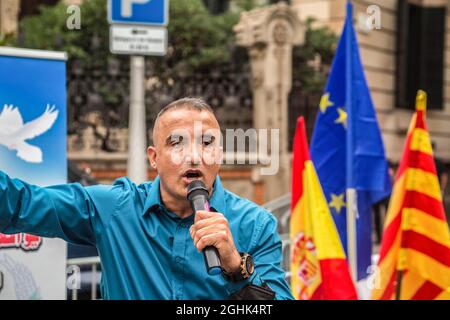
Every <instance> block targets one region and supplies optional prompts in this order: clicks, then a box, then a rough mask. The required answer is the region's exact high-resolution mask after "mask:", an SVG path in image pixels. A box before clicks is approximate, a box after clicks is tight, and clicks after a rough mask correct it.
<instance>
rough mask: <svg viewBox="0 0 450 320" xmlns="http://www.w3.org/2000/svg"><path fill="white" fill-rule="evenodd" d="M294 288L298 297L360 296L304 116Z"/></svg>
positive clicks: (296, 188) (297, 161)
mask: <svg viewBox="0 0 450 320" xmlns="http://www.w3.org/2000/svg"><path fill="white" fill-rule="evenodd" d="M293 154H294V159H293V167H292V202H291V210H292V211H291V224H290V228H291V230H290V238H291V271H292V276H291V290H292V294H293V296H294V297H295V298H296V299H301V300H326V299H327V300H328V299H332V300H337V299H357V294H356V289H355V286H354V284H353V281H352V279H351V277H350V272H349V269H348V265H347V261H346V259H345V253H344V249H343V248H342V245H341V242H340V240H339V235H338V233H337V230H336V226H335V225H334V221H333V218H332V216H331V213H330V210H329V208H328V204H327V201H326V200H325V196H324V194H323V191H322V187H321V185H320V182H319V179H318V178H317V174H316V170H315V169H314V165H313V163H312V161H311V159H310V157H309V151H308V143H307V140H306V131H305V123H304V120H303V117H300V118H298V120H297V129H296V132H295V137H294V153H293Z"/></svg>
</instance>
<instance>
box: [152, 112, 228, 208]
mask: <svg viewBox="0 0 450 320" xmlns="http://www.w3.org/2000/svg"><path fill="white" fill-rule="evenodd" d="M153 139H154V141H153V143H154V146H152V147H149V148H148V157H149V161H150V164H151V166H152V167H153V168H155V169H156V170H157V171H158V174H159V176H160V179H161V180H160V181H161V188H162V189H163V190H161V191H162V192H165V193H166V194H168V195H169V196H170V197H172V198H175V199H179V200H185V199H186V195H187V186H188V185H189V183H190V182H191V181H193V180H202V181H203V182H204V183H205V185H206V187H207V188H208V190H209V191H210V192H211V190H212V186H213V184H214V180H215V178H216V176H217V173H218V172H219V168H220V160H221V157H222V148H221V146H220V128H219V124H218V123H217V120H216V118H215V117H214V115H213V114H212V113H210V112H208V111H198V110H192V109H188V108H178V109H171V110H168V111H166V112H165V113H164V114H163V115H162V116H161V117H160V118H159V120H158V122H157V124H155V128H154V134H153Z"/></svg>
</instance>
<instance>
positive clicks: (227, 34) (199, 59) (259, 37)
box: [0, 0, 450, 298]
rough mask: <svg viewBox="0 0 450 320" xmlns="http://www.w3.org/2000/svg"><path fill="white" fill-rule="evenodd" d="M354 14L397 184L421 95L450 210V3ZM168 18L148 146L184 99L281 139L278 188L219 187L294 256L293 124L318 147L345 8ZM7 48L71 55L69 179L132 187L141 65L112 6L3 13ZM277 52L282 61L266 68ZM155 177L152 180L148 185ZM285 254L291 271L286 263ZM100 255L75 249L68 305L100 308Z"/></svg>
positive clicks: (153, 60) (0, 23) (265, 180)
mask: <svg viewBox="0 0 450 320" xmlns="http://www.w3.org/2000/svg"><path fill="white" fill-rule="evenodd" d="M352 2H353V5H354V19H355V27H356V30H357V36H358V41H359V45H360V52H361V58H362V63H363V66H364V69H365V74H366V77H367V81H368V84H369V88H370V91H371V95H372V99H373V102H374V105H375V107H376V110H377V115H378V120H379V124H380V127H381V130H382V134H383V140H384V145H385V148H386V153H387V157H388V160H389V162H390V165H391V167H392V168H391V173H392V175H394V174H395V169H396V167H397V165H398V162H399V160H400V157H401V152H402V149H403V143H404V139H405V136H406V131H407V129H408V124H409V120H410V118H411V115H412V112H413V111H414V107H415V104H414V99H415V95H416V90H417V88H419V87H420V88H422V89H423V90H425V91H427V92H428V95H429V103H428V110H429V112H428V126H429V131H430V135H431V137H432V139H433V142H434V152H435V158H436V165H437V170H438V176H439V179H440V182H441V187H442V191H443V194H444V203H445V206H446V208H449V205H450V191H449V188H448V187H447V180H448V172H449V164H450V10H449V7H450V1H448V0H434V1H431V0H414V1H413V0H409V1H408V0H371V1H366V0H354V1H352ZM72 4H75V5H79V6H80V9H81V28H80V29H79V30H68V28H67V26H66V20H67V17H68V14H67V6H68V5H72ZM372 5H375V7H372V9H373V10H375V11H376V10H380V11H379V14H380V17H381V20H380V21H379V22H380V24H379V25H376V26H375V27H373V26H374V25H370V24H368V23H367V21H368V19H370V18H371V17H372V14H373V12H374V11H373V10H372V9H370V8H369V7H370V6H372ZM169 8H170V12H169V17H170V18H169V24H168V31H169V47H168V52H167V55H165V56H164V57H146V58H145V64H146V68H145V71H146V76H145V77H146V80H145V89H146V97H145V106H146V116H147V118H146V120H147V131H148V134H147V136H148V143H149V144H151V143H152V136H151V132H152V128H153V121H154V118H155V116H156V114H157V113H158V111H159V110H160V109H161V108H162V107H164V106H165V105H167V104H168V103H170V102H171V101H173V100H175V99H178V98H181V97H185V96H196V97H202V98H204V99H205V100H206V101H207V102H208V103H209V104H210V105H211V106H212V107H213V108H214V110H215V112H216V116H217V118H218V120H219V122H220V124H221V127H222V130H223V131H224V132H225V130H226V129H227V128H233V129H235V128H242V129H244V130H246V129H249V128H268V129H270V128H282V130H281V134H280V138H281V139H282V141H281V148H280V153H281V162H280V170H279V173H278V174H277V175H276V176H272V177H267V176H261V175H260V174H258V166H254V165H237V164H235V165H226V164H225V165H224V166H223V167H222V170H221V172H220V176H221V178H222V181H223V183H224V185H225V187H227V188H228V189H229V190H231V191H233V192H235V193H237V194H239V195H240V196H243V197H246V198H249V199H251V200H253V201H255V202H256V203H258V204H262V205H265V206H266V207H267V208H269V209H270V210H272V211H273V212H274V214H275V215H276V216H277V217H278V219H279V231H280V233H281V234H282V237H283V239H285V243H286V244H287V239H288V235H287V233H288V231H289V213H290V211H289V206H290V195H289V191H290V183H291V182H290V159H291V153H292V140H293V136H294V131H295V125H296V119H297V117H298V116H300V115H303V116H304V117H305V121H306V127H307V132H308V137H310V134H311V132H312V128H313V126H314V121H315V118H316V114H317V110H318V105H319V102H320V99H321V96H322V92H323V88H324V86H325V83H326V80H327V76H328V72H329V69H330V67H331V62H332V59H333V56H334V52H335V49H336V45H337V41H338V39H339V36H340V32H341V31H342V25H343V23H344V20H345V8H346V1H345V0H291V1H283V2H281V1H269V0H253V1H252V0H188V1H186V0H170V6H169ZM249 12H250V13H249ZM280 16H281V19H282V20H283V21H285V22H286V26H284V25H283V24H281V25H280V27H279V28H277V27H275V28H274V29H271V28H268V26H269V25H270V21H271V19H274V18H275V17H280ZM283 28H284V29H283ZM0 45H2V46H14V47H22V48H33V49H46V50H56V51H66V52H67V53H68V55H69V60H68V63H67V90H68V97H67V98H68V101H67V108H68V119H67V125H68V141H67V143H68V161H69V180H70V181H71V182H75V181H76V182H80V183H82V184H84V185H90V184H96V183H112V182H113V181H114V180H115V179H116V178H118V177H121V176H125V175H126V173H127V172H126V168H127V167H126V164H127V156H128V154H127V151H128V149H127V144H128V129H127V128H128V109H129V103H130V99H129V92H130V90H129V77H130V67H129V66H130V60H129V57H128V56H120V55H113V54H111V53H110V51H109V24H108V21H107V6H106V0H84V1H83V0H59V1H58V0H0ZM278 49H279V51H277V50H278ZM270 50H274V51H273V52H274V54H271V55H270V56H268V55H269V53H270V52H271V51H270ZM283 68H284V69H283ZM279 70H283V71H282V72H281V73H278V71H279ZM273 110H279V111H280V110H281V111H280V112H279V113H277V112H278V111H277V112H275V111H273ZM277 114H280V115H282V116H277ZM225 151H227V150H225ZM228 151H229V152H231V151H232V150H228ZM155 175H156V172H154V171H152V170H149V172H148V177H149V179H153V178H154V177H155ZM273 181H277V183H276V185H275V187H274V184H273V183H272V182H273ZM384 212H385V204H383V203H382V204H380V205H379V206H376V207H375V208H374V222H375V223H374V232H373V234H374V235H373V237H374V241H375V243H379V242H380V237H381V235H380V234H381V228H382V225H383V218H384ZM447 212H448V210H447ZM285 255H286V260H288V257H289V253H288V251H287V250H285ZM95 256H96V252H95V248H89V247H80V246H73V245H70V246H69V252H68V258H69V263H68V264H69V265H70V264H77V265H80V261H81V262H82V264H81V265H83V267H82V270H83V271H84V272H83V278H82V280H83V283H84V284H83V287H82V290H80V291H79V292H78V293H73V292H69V293H68V297H69V298H70V297H72V298H90V297H91V295H92V294H93V293H94V294H95V297H96V298H98V297H99V294H98V292H96V291H98V289H97V281H98V279H99V278H98V275H97V268H99V267H97V263H98V262H96V261H97V260H96V258H92V257H95ZM86 257H90V258H86ZM70 259H85V260H70ZM83 261H84V262H83ZM288 264H289V262H288V261H287V262H286V264H285V267H286V269H287V268H288ZM84 265H85V266H84ZM92 279H94V281H92Z"/></svg>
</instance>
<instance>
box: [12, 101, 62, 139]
mask: <svg viewBox="0 0 450 320" xmlns="http://www.w3.org/2000/svg"><path fill="white" fill-rule="evenodd" d="M58 113H59V111H58V110H55V107H50V106H48V105H47V108H46V109H45V112H44V113H43V114H42V115H41V116H40V117H39V118H36V119H34V120H32V121H30V122H27V123H26V124H25V125H24V126H23V128H22V129H21V130H20V131H19V132H18V133H17V136H16V137H17V139H18V140H19V141H24V140H29V139H33V138H34V137H37V136H40V135H41V134H43V133H44V132H46V131H47V130H49V129H50V128H51V127H52V126H53V124H54V123H55V121H56V118H58Z"/></svg>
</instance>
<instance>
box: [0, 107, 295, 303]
mask: <svg viewBox="0 0 450 320" xmlns="http://www.w3.org/2000/svg"><path fill="white" fill-rule="evenodd" d="M197 123H200V124H201V132H195V131H198V130H197V129H198V128H197V127H198V126H196V125H195V124H197ZM218 134H220V128H219V124H218V122H217V120H216V118H215V116H214V114H213V111H212V110H211V108H210V107H209V106H208V105H207V104H206V103H205V102H203V101H202V100H199V99H192V98H185V99H181V100H178V101H175V102H172V103H171V104H169V105H168V106H166V107H165V108H164V109H162V110H161V112H160V113H159V114H158V116H157V118H156V121H155V125H154V130H153V142H154V146H151V147H149V148H148V158H149V161H150V165H151V166H152V167H153V168H154V169H156V170H157V172H158V176H157V177H156V179H155V180H154V181H153V182H147V183H143V184H141V185H135V184H134V183H132V182H131V181H130V180H129V179H127V178H120V179H118V180H116V182H115V183H114V184H113V185H111V186H107V185H98V186H91V187H82V186H81V185H80V184H65V185H58V186H53V187H46V188H41V187H37V186H33V185H29V184H27V183H25V182H22V181H20V180H17V179H10V178H9V177H8V176H7V175H6V174H4V173H3V172H0V232H1V233H6V234H14V233H20V232H26V233H31V234H36V235H40V236H43V237H59V238H62V239H64V240H66V241H68V242H72V243H75V244H85V245H94V246H96V247H97V249H98V252H99V255H100V259H101V265H102V279H101V291H102V297H103V298H104V299H160V300H166V299H174V300H175V299H176V300H180V299H183V300H187V299H202V300H203V299H205V300H206V299H230V298H231V299H292V296H291V293H290V290H289V287H288V285H287V283H286V281H285V280H284V271H283V270H282V268H281V241H280V238H279V236H278V234H277V229H276V220H275V218H274V217H273V216H272V214H271V213H269V212H268V211H266V210H264V209H263V208H261V207H259V206H257V205H256V204H254V203H252V202H251V201H249V200H245V199H242V198H240V197H238V196H237V195H235V194H233V193H231V192H229V191H228V190H226V189H224V188H223V186H222V184H221V181H220V178H219V177H218V172H219V168H220V161H211V160H217V159H219V160H220V159H221V156H222V149H221V147H220V138H219V136H218ZM194 180H200V181H201V182H203V185H204V186H205V189H206V191H207V193H208V194H207V195H208V196H209V197H208V198H209V210H208V211H206V210H198V211H196V212H195V213H194V212H193V209H192V206H191V203H190V202H189V200H188V197H187V196H188V187H190V186H191V185H192V184H191V183H192V181H194ZM198 184H201V183H198ZM205 208H207V209H208V203H207V204H206V207H205ZM211 249H212V250H213V251H214V252H215V253H216V254H217V256H218V259H219V260H220V269H219V270H221V272H220V274H209V273H208V271H207V268H206V267H205V260H204V256H203V255H204V253H202V252H205V250H210V251H209V252H211Z"/></svg>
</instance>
